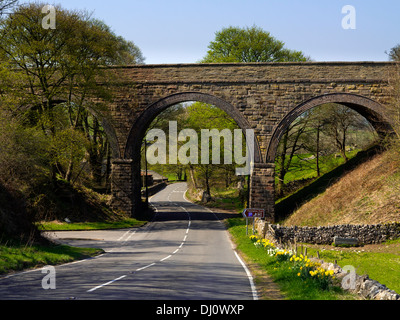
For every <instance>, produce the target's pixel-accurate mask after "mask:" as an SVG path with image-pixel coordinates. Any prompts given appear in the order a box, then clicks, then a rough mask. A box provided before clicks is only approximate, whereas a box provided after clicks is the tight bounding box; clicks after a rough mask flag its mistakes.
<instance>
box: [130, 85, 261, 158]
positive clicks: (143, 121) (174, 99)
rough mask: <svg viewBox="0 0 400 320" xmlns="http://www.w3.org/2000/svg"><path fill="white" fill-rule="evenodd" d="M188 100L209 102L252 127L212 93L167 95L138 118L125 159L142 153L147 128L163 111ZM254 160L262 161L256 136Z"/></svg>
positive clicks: (233, 108) (244, 127)
mask: <svg viewBox="0 0 400 320" xmlns="http://www.w3.org/2000/svg"><path fill="white" fill-rule="evenodd" d="M187 101H199V102H204V103H207V104H212V105H214V106H216V107H218V108H220V109H222V110H223V111H225V112H226V113H227V114H228V115H229V116H231V117H232V119H233V120H235V121H236V123H237V124H238V125H239V127H240V128H241V129H242V130H243V131H245V130H246V129H252V127H251V126H250V124H249V122H248V121H247V120H246V118H245V117H244V116H243V115H242V114H241V113H240V111H239V110H237V109H236V108H235V107H234V106H232V105H231V104H230V103H228V102H226V101H224V100H222V99H220V98H218V97H216V96H213V95H210V94H205V93H200V92H183V93H177V94H173V95H170V96H167V97H165V98H163V99H161V100H159V101H157V102H155V103H153V104H151V105H150V106H149V107H147V109H146V110H145V111H144V112H143V113H142V114H141V115H140V116H139V117H138V118H137V120H136V121H135V123H134V124H133V126H132V128H131V131H130V133H129V136H128V139H127V142H126V146H125V155H124V158H125V159H135V158H136V157H137V154H139V153H140V148H141V144H142V141H143V139H144V137H145V134H146V130H147V128H148V127H149V125H150V124H151V122H152V121H153V120H154V118H155V117H156V116H157V115H159V114H160V113H161V112H162V111H164V110H165V109H167V108H168V107H171V106H173V105H175V104H178V103H182V102H187ZM254 140H255V141H254V162H255V163H259V162H262V156H261V150H260V146H259V143H258V140H257V138H256V137H255V138H254Z"/></svg>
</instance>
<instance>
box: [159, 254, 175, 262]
mask: <svg viewBox="0 0 400 320" xmlns="http://www.w3.org/2000/svg"><path fill="white" fill-rule="evenodd" d="M171 257H172V255H169V256H168V257H165V258H163V259H161V260H160V261H165V260H167V259H169V258H171Z"/></svg>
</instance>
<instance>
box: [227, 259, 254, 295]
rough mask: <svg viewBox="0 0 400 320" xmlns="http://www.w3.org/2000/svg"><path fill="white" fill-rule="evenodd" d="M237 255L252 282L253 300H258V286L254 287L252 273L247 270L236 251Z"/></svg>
mask: <svg viewBox="0 0 400 320" xmlns="http://www.w3.org/2000/svg"><path fill="white" fill-rule="evenodd" d="M233 252H234V253H235V255H236V258H237V259H238V260H239V262H240V264H241V265H242V267H243V269H244V270H245V271H246V274H247V277H248V278H249V281H250V287H251V291H252V293H253V300H258V295H257V291H256V286H255V285H254V280H253V276H252V275H251V273H250V270H249V269H248V268H247V266H246V264H245V263H244V262H243V260H242V259H241V258H240V257H239V255H238V254H237V252H236V251H233Z"/></svg>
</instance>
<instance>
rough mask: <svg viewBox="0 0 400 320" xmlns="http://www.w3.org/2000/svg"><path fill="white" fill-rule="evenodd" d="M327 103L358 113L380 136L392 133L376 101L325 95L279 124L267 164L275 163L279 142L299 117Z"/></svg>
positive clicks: (358, 96)
mask: <svg viewBox="0 0 400 320" xmlns="http://www.w3.org/2000/svg"><path fill="white" fill-rule="evenodd" d="M326 103H337V104H341V105H344V106H346V107H349V108H351V109H353V110H355V111H357V112H358V113H360V114H361V115H362V116H363V117H365V118H366V119H367V120H368V121H369V122H370V123H371V125H372V126H373V127H374V129H375V130H376V131H377V133H378V134H379V135H384V134H387V133H388V132H391V131H392V126H391V125H390V121H389V120H388V119H387V118H386V117H385V112H384V108H383V107H382V105H380V104H379V103H377V102H376V101H374V100H371V99H369V98H366V97H363V96H360V95H355V94H349V93H332V94H325V95H322V96H317V97H314V98H311V99H309V100H307V101H305V102H303V103H301V104H300V105H298V106H297V107H295V108H294V109H293V110H291V111H290V112H289V113H288V114H287V115H286V116H285V117H284V118H283V119H282V120H281V121H280V122H279V124H278V125H277V126H276V128H275V130H274V132H273V134H272V137H271V140H270V142H269V145H268V149H267V154H266V162H267V163H273V162H274V161H275V156H276V152H277V148H278V144H279V141H280V140H281V138H282V136H283V134H284V133H285V131H286V130H287V129H288V128H289V126H290V124H291V123H292V122H293V121H294V120H295V119H296V118H297V117H299V116H300V115H301V114H302V113H304V112H305V111H307V110H310V109H312V108H314V107H317V106H320V105H322V104H326Z"/></svg>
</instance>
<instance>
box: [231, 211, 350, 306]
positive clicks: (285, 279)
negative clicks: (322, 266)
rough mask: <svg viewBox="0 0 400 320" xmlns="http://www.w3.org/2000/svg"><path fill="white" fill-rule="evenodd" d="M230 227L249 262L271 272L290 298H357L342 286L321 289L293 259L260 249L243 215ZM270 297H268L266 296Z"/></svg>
mask: <svg viewBox="0 0 400 320" xmlns="http://www.w3.org/2000/svg"><path fill="white" fill-rule="evenodd" d="M227 224H228V230H229V232H230V234H231V235H232V240H233V241H234V242H235V244H236V246H237V249H238V250H239V251H240V252H241V253H243V255H244V256H245V257H246V260H247V262H250V263H255V264H257V265H258V267H259V268H260V269H261V270H263V271H264V272H265V273H267V274H268V275H269V276H270V277H271V278H272V279H273V281H274V283H276V284H277V285H278V286H279V288H280V290H281V292H282V294H283V295H284V297H285V299H287V300H354V299H356V297H355V296H354V295H351V294H348V293H346V292H344V291H343V290H342V289H341V288H340V287H337V286H330V287H329V288H328V289H321V287H320V285H319V284H318V283H317V282H316V281H313V280H312V279H310V280H304V279H303V278H302V277H300V276H298V273H296V272H294V271H293V270H292V269H291V268H292V267H293V263H292V262H290V261H278V260H277V259H276V258H275V257H271V256H269V255H268V254H267V253H266V252H265V251H264V250H262V249H260V248H257V247H256V246H255V245H254V244H253V242H252V241H250V239H249V236H248V235H246V223H245V220H244V219H243V218H231V219H228V220H227ZM266 298H268V297H266Z"/></svg>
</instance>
